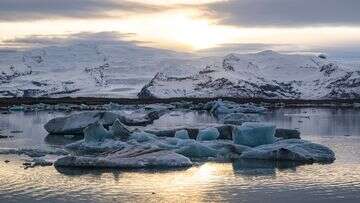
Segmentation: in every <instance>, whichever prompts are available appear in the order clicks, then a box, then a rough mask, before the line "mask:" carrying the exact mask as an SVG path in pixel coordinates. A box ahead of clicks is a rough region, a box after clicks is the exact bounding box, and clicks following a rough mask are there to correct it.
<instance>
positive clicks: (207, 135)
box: [196, 128, 220, 141]
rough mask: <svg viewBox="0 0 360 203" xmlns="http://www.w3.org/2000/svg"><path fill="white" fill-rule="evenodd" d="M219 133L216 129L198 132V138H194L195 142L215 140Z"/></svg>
mask: <svg viewBox="0 0 360 203" xmlns="http://www.w3.org/2000/svg"><path fill="white" fill-rule="evenodd" d="M219 135H220V133H219V131H218V129H216V128H205V129H203V130H200V131H199V134H198V136H197V137H196V140H197V141H205V140H216V139H217V138H218V137H219Z"/></svg>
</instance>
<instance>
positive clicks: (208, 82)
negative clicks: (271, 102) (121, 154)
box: [139, 51, 360, 99]
mask: <svg viewBox="0 0 360 203" xmlns="http://www.w3.org/2000/svg"><path fill="white" fill-rule="evenodd" d="M219 96H220V97H221V96H223V97H245V98H248V97H261V98H294V99H295V98H296V99H299V98H301V99H324V98H360V70H359V69H358V68H355V66H349V65H343V64H340V63H336V62H332V61H329V60H327V59H326V57H324V56H310V55H285V54H280V53H276V52H274V51H263V52H259V53H255V54H230V55H227V56H226V57H224V58H223V60H222V64H220V65H218V64H214V65H208V66H206V67H205V68H203V69H202V70H200V71H196V72H195V73H193V74H189V75H188V76H180V77H174V76H170V75H168V74H166V73H162V72H160V73H158V74H156V76H155V77H154V78H153V79H152V80H151V81H150V82H149V83H148V84H147V85H145V86H144V88H143V89H142V90H141V92H140V93H139V97H143V98H147V97H157V98H166V97H219Z"/></svg>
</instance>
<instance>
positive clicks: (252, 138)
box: [233, 122, 276, 147]
mask: <svg viewBox="0 0 360 203" xmlns="http://www.w3.org/2000/svg"><path fill="white" fill-rule="evenodd" d="M274 134H275V125H272V124H268V123H252V122H247V123H244V124H243V125H242V126H239V127H234V129H233V141H234V143H235V144H240V145H245V146H250V147H256V146H259V145H264V144H271V143H274V141H275V140H276V139H275V137H274Z"/></svg>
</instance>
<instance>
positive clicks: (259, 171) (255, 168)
mask: <svg viewBox="0 0 360 203" xmlns="http://www.w3.org/2000/svg"><path fill="white" fill-rule="evenodd" d="M300 165H303V164H301V163H299V162H293V161H269V160H246V159H240V160H235V161H234V162H233V163H232V166H233V169H234V171H235V173H236V174H241V175H245V176H264V175H266V176H275V175H276V170H277V169H279V170H292V171H296V167H298V166H300Z"/></svg>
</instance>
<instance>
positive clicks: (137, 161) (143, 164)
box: [54, 150, 193, 169]
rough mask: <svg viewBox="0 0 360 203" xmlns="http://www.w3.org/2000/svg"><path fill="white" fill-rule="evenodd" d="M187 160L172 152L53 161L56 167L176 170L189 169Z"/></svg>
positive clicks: (189, 162)
mask: <svg viewBox="0 0 360 203" xmlns="http://www.w3.org/2000/svg"><path fill="white" fill-rule="evenodd" d="M192 164H193V163H192V162H191V161H190V159H189V158H187V157H185V156H183V155H180V154H177V153H175V152H172V151H156V150H154V151H153V152H152V151H147V152H140V153H137V154H134V153H128V154H127V155H124V154H122V153H120V154H119V153H115V154H111V155H108V156H105V157H84V156H67V157H63V158H60V159H58V160H57V161H55V163H54V165H55V166H56V167H82V168H126V169H136V168H178V167H189V166H191V165H192Z"/></svg>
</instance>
